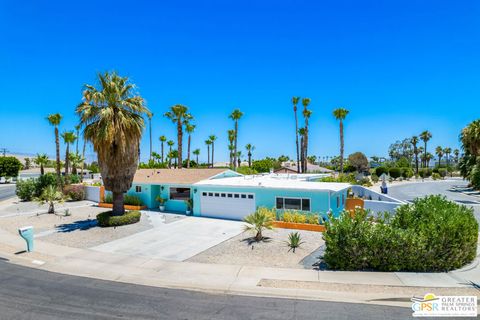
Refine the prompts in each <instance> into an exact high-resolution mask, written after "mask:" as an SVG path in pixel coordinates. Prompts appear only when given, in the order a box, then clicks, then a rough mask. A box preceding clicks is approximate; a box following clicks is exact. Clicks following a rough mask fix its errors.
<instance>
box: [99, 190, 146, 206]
mask: <svg viewBox="0 0 480 320" xmlns="http://www.w3.org/2000/svg"><path fill="white" fill-rule="evenodd" d="M103 202H105V203H113V197H112V193H111V192H108V193H105V199H104V200H103ZM123 204H124V205H128V206H143V202H142V199H140V198H139V197H137V196H132V195H129V194H125V195H124V196H123Z"/></svg>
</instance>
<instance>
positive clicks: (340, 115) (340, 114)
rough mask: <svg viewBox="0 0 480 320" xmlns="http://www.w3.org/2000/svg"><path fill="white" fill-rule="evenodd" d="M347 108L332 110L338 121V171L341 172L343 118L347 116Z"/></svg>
mask: <svg viewBox="0 0 480 320" xmlns="http://www.w3.org/2000/svg"><path fill="white" fill-rule="evenodd" d="M349 112H350V111H348V110H347V109H344V108H338V109H335V110H333V116H334V117H335V119H337V120H338V121H340V172H341V173H343V158H344V155H343V153H344V139H343V120H345V118H346V117H347V115H348V113H349Z"/></svg>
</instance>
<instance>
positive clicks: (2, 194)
mask: <svg viewBox="0 0 480 320" xmlns="http://www.w3.org/2000/svg"><path fill="white" fill-rule="evenodd" d="M14 196H15V184H0V201H2V200H5V199H8V198H12V197H14Z"/></svg>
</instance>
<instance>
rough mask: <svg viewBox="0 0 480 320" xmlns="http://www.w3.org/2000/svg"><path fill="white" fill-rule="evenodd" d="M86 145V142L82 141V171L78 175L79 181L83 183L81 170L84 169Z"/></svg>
mask: <svg viewBox="0 0 480 320" xmlns="http://www.w3.org/2000/svg"><path fill="white" fill-rule="evenodd" d="M86 145H87V140H85V139H83V150H82V159H83V161H82V171H81V174H80V181H82V182H83V169H84V168H85V146H86Z"/></svg>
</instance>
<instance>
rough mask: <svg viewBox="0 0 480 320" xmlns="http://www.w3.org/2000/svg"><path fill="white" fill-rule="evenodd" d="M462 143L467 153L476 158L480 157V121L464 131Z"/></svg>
mask: <svg viewBox="0 0 480 320" xmlns="http://www.w3.org/2000/svg"><path fill="white" fill-rule="evenodd" d="M460 141H461V142H462V146H463V149H464V150H465V151H466V153H469V154H471V155H472V156H474V157H477V156H479V155H480V119H479V120H475V121H473V122H472V123H470V124H469V125H468V126H466V127H465V128H463V129H462V132H461V133H460Z"/></svg>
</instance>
